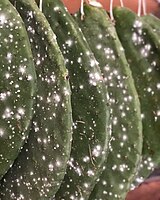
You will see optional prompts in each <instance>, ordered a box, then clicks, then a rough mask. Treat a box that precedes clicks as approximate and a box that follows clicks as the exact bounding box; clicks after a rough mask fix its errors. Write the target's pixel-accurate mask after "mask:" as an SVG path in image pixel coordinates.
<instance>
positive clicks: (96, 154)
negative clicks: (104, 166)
mask: <svg viewBox="0 0 160 200" xmlns="http://www.w3.org/2000/svg"><path fill="white" fill-rule="evenodd" d="M101 154H102V147H101V145H96V146H95V147H94V149H93V150H92V155H93V156H94V157H99V156H100V155H101Z"/></svg>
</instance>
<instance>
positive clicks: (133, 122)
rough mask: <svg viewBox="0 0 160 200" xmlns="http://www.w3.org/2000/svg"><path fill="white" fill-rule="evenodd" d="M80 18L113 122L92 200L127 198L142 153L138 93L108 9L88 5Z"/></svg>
mask: <svg viewBox="0 0 160 200" xmlns="http://www.w3.org/2000/svg"><path fill="white" fill-rule="evenodd" d="M80 15H81V14H80V13H79V14H76V16H75V19H76V20H77V21H78V24H79V26H80V28H81V29H82V32H83V34H84V36H85V38H86V39H87V42H88V43H89V45H90V48H91V50H92V51H93V53H94V55H95V58H96V59H97V61H98V62H99V65H100V67H101V70H102V72H103V77H104V80H105V84H106V86H107V87H108V92H109V96H110V106H111V119H112V140H111V143H110V152H109V156H108V159H107V162H106V164H105V170H104V171H103V173H102V175H101V177H100V179H99V181H98V183H97V185H96V186H95V188H94V191H93V192H92V195H91V196H90V199H91V200H93V199H96V200H98V199H101V200H107V199H110V200H113V199H124V198H125V196H126V193H127V191H128V190H129V188H130V184H131V183H132V181H133V179H134V175H135V173H136V171H137V167H138V164H139V162H140V158H141V151H142V122H141V112H140V103H139V99H138V94H137V91H136V89H135V86H134V81H133V78H132V75H131V71H130V68H129V65H128V63H127V60H126V58H125V54H124V49H123V47H122V45H121V43H120V41H119V39H118V36H117V33H116V30H115V28H114V25H113V23H112V22H111V20H110V18H109V17H108V15H107V13H106V12H105V10H103V9H101V8H96V7H93V6H88V5H85V6H84V19H83V20H81V16H80ZM115 186H116V187H115Z"/></svg>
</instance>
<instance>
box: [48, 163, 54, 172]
mask: <svg viewBox="0 0 160 200" xmlns="http://www.w3.org/2000/svg"><path fill="white" fill-rule="evenodd" d="M48 169H49V171H51V172H52V171H53V170H54V165H53V164H52V163H50V164H49V165H48Z"/></svg>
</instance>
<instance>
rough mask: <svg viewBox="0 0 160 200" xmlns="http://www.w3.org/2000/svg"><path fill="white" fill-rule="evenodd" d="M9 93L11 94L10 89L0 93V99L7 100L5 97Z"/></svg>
mask: <svg viewBox="0 0 160 200" xmlns="http://www.w3.org/2000/svg"><path fill="white" fill-rule="evenodd" d="M10 95H11V92H10V91H7V92H2V93H0V101H5V100H7V97H9V96H10Z"/></svg>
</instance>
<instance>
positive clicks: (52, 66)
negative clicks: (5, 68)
mask: <svg viewBox="0 0 160 200" xmlns="http://www.w3.org/2000/svg"><path fill="white" fill-rule="evenodd" d="M11 2H12V3H13V4H14V5H16V8H17V10H18V11H19V13H20V15H21V17H22V18H23V20H24V23H25V25H26V29H27V31H28V35H29V38H30V43H31V47H32V52H33V56H34V62H35V66H36V73H37V87H38V91H37V96H36V106H35V115H34V118H33V121H32V127H31V131H30V136H29V139H28V141H27V143H26V144H25V146H24V148H23V150H22V151H21V154H19V156H18V158H17V160H16V162H15V164H14V165H13V167H12V168H11V170H10V171H9V172H8V173H7V175H6V176H5V177H4V179H3V181H2V182H1V187H0V191H1V195H0V199H1V200H10V199H15V200H20V199H25V200H45V199H46V200H48V199H50V198H51V197H52V196H53V195H54V194H55V193H56V191H57V189H58V188H59V186H60V183H61V181H62V179H63V177H64V174H65V171H66V165H67V161H68V159H69V155H70V149H71V136H72V130H71V129H72V117H71V116H72V115H71V104H70V87H69V83H68V80H67V71H66V69H65V66H64V59H63V57H62V54H61V52H60V50H59V48H58V45H57V43H56V40H55V35H54V34H53V32H52V30H51V28H50V26H49V24H48V22H47V20H46V19H45V17H44V15H43V14H42V13H41V12H40V11H39V9H38V7H37V5H36V4H35V3H34V2H33V1H32V0H17V1H11Z"/></svg>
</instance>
